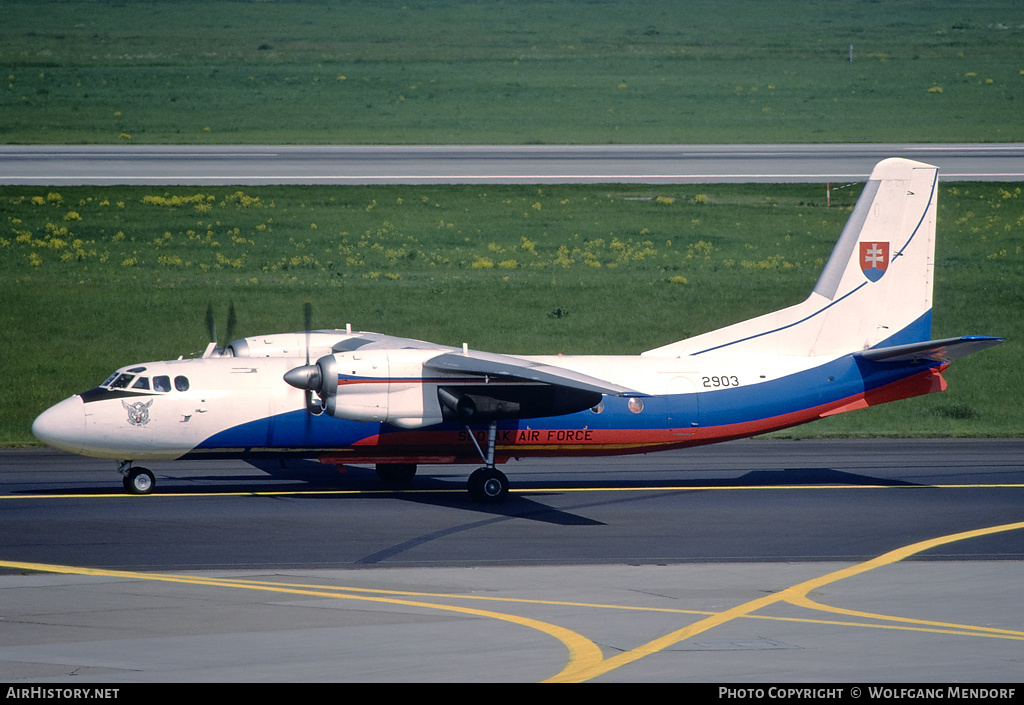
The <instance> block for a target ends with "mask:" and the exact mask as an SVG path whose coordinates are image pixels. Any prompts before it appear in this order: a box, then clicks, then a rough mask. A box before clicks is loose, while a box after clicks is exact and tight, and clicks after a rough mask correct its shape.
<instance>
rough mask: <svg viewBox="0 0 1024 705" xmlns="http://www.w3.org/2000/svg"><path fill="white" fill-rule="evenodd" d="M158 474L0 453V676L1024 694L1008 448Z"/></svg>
mask: <svg viewBox="0 0 1024 705" xmlns="http://www.w3.org/2000/svg"><path fill="white" fill-rule="evenodd" d="M151 468H152V469H153V470H154V472H155V473H156V475H157V482H158V494H155V495H151V496H143V497H137V496H128V495H124V494H123V493H122V492H121V489H120V480H119V477H118V476H117V474H116V473H115V472H114V464H113V463H112V462H111V461H98V460H91V459H86V458H78V457H74V456H68V455H66V454H62V453H58V452H55V451H47V450H40V449H24V450H7V451H3V452H2V453H0V512H2V514H0V516H2V517H3V519H2V524H0V528H2V530H0V595H2V597H0V618H2V624H3V628H2V629H0V680H3V681H7V682H13V683H18V682H33V683H38V682H63V683H68V682H76V683H85V682H107V683H110V682H116V683H129V682H195V681H243V682H247V681H327V680H336V681H382V682H390V681H449V682H450V681H491V682H493V681H531V682H535V681H545V680H569V681H595V682H608V681H691V682H712V683H737V682H744V683H749V682H757V683H780V684H781V683H793V682H806V681H812V680H813V681H818V682H841V683H845V684H852V683H858V682H859V683H867V682H871V683H878V682H914V683H921V682H930V683H952V682H975V683H977V682H984V683H995V682H1008V683H1013V682H1019V681H1020V674H1021V672H1022V671H1021V665H1022V662H1024V597H1022V593H1021V591H1020V588H1019V586H1020V583H1021V579H1022V578H1024V562H1022V559H1024V502H1022V501H1021V500H1022V492H1024V440H1020V439H1009V440H959V439H922V440H892V439H870V440H868V439H862V440H804V441H784V440H749V441H737V442H733V443H727V444H723V445H720V446H709V447H706V448H699V449H691V450H686V451H677V452H668V453H662V454H652V455H650V456H640V457H624V458H603V459H590V460H571V461H567V460H535V461H529V462H527V461H524V462H521V463H510V464H508V465H506V466H505V470H506V472H507V473H508V474H509V477H510V478H511V479H512V481H513V485H514V492H513V494H512V495H511V496H510V498H509V500H508V501H507V502H506V503H504V504H502V505H499V506H496V507H495V506H482V505H477V504H474V503H473V502H471V501H470V500H469V499H468V497H467V496H466V493H465V489H464V482H465V477H466V474H467V472H468V470H470V469H471V468H468V467H460V466H437V467H428V468H424V469H423V470H422V472H421V474H420V475H418V476H417V478H416V480H415V481H414V483H413V484H412V486H411V487H410V488H408V489H406V490H403V491H391V490H385V489H383V488H382V487H381V486H380V485H379V484H378V483H377V481H376V480H375V479H374V476H373V473H372V472H371V471H369V470H368V469H364V468H350V469H348V470H347V472H345V473H344V474H339V473H335V472H333V471H329V470H327V469H325V468H322V467H319V466H313V465H305V466H302V465H300V466H297V467H295V468H284V469H282V468H280V467H278V468H276V469H275V470H274V473H273V474H266V473H264V472H261V471H258V470H256V469H254V468H252V467H251V466H248V465H246V464H244V463H240V462H223V463H221V462H213V461H208V462H206V463H181V464H175V463H154V464H152V465H151Z"/></svg>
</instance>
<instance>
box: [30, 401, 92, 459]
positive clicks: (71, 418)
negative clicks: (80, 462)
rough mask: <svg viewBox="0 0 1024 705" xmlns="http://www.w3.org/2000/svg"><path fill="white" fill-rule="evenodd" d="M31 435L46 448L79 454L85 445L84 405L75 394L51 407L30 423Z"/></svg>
mask: <svg viewBox="0 0 1024 705" xmlns="http://www.w3.org/2000/svg"><path fill="white" fill-rule="evenodd" d="M32 435H33V436H35V437H36V438H38V439H39V440H41V441H42V442H43V443H45V444H46V445H48V446H52V447H54V448H59V449H60V450H66V451H70V452H71V453H81V452H82V447H83V446H84V445H85V441H84V438H85V403H84V402H83V401H82V397H80V396H78V395H77V394H76V395H75V396H73V397H70V398H68V399H65V400H64V401H62V402H60V403H59V404H56V405H54V406H51V407H50V408H49V409H47V410H46V411H44V412H43V413H41V414H39V416H38V417H37V418H36V420H35V421H34V422H33V423H32Z"/></svg>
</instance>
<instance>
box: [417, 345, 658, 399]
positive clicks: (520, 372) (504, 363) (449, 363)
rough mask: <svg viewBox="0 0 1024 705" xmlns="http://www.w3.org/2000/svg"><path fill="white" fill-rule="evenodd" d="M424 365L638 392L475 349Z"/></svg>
mask: <svg viewBox="0 0 1024 705" xmlns="http://www.w3.org/2000/svg"><path fill="white" fill-rule="evenodd" d="M423 366H424V367H425V368H427V369H432V370H435V371H438V372H458V373H461V374H468V375H476V376H480V377H500V378H503V379H509V378H511V379H516V380H522V381H527V382H537V383H540V384H552V385H557V386H560V387H569V388H571V389H579V390H581V391H586V392H597V393H599V394H611V395H613V396H624V395H627V394H638V393H639V392H636V391H634V390H632V389H629V388H627V387H622V386H619V385H617V384H612V383H611V382H606V381H605V380H603V379H598V378H596V377H591V376H590V375H585V374H581V373H579V372H574V371H572V370H567V369H565V368H563V367H555V366H553V365H545V364H542V363H538V362H533V361H531V360H527V359H524V358H521V357H515V356H514V355H498V354H495V353H485V352H478V351H475V350H470V351H468V352H466V353H446V354H443V355H438V356H437V357H433V358H431V359H429V360H427V361H426V362H425V363H423ZM494 381H497V380H494Z"/></svg>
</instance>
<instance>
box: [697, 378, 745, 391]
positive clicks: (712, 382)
mask: <svg viewBox="0 0 1024 705" xmlns="http://www.w3.org/2000/svg"><path fill="white" fill-rule="evenodd" d="M701 381H702V382H703V384H704V388H705V389H715V388H717V387H738V386H740V380H739V377H737V376H736V375H721V376H718V375H714V376H709V377H701Z"/></svg>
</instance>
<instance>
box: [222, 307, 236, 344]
mask: <svg viewBox="0 0 1024 705" xmlns="http://www.w3.org/2000/svg"><path fill="white" fill-rule="evenodd" d="M237 323H238V317H237V316H236V315H235V302H234V301H232V302H231V305H230V306H229V307H228V335H227V339H226V340H225V341H224V344H225V345H229V344H230V343H231V341H232V340H234V338H235V326H236V324H237Z"/></svg>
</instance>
